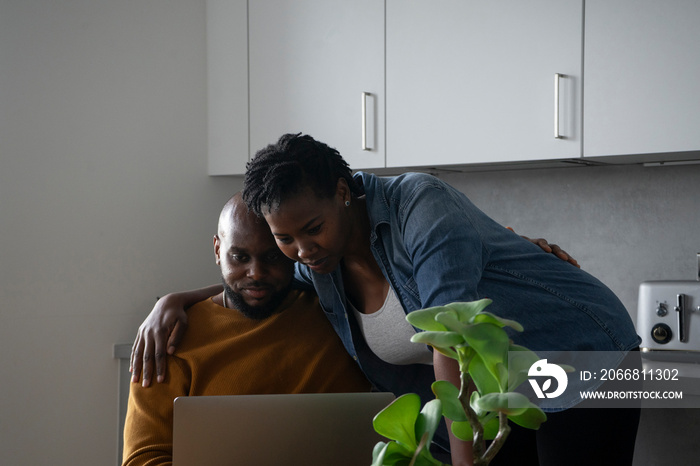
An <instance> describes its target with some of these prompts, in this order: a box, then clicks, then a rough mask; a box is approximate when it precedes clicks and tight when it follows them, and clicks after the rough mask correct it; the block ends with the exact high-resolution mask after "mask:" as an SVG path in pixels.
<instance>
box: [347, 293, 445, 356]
mask: <svg viewBox="0 0 700 466" xmlns="http://www.w3.org/2000/svg"><path fill="white" fill-rule="evenodd" d="M348 304H349V306H350V308H351V309H352V311H353V313H354V314H355V317H356V318H357V323H358V324H359V326H360V330H361V331H362V335H363V336H364V337H365V341H366V342H367V345H368V346H369V348H370V349H371V350H372V352H373V353H374V354H376V355H377V356H378V357H379V358H380V359H381V360H383V361H384V362H388V363H389V364H397V365H405V364H432V363H433V353H432V352H431V351H430V350H429V349H428V346H427V345H424V344H421V343H411V337H412V336H413V335H415V334H416V329H414V328H413V326H412V325H411V324H409V323H408V322H407V321H406V312H405V311H404V309H403V307H402V306H401V303H400V302H399V299H398V298H397V297H396V294H395V293H394V290H393V289H392V288H391V287H389V293H387V296H386V300H385V301H384V305H382V307H381V308H380V309H379V310H378V311H377V312H373V313H371V314H363V313H361V312H360V311H358V310H357V309H356V308H355V306H353V305H352V304H351V303H350V301H348Z"/></svg>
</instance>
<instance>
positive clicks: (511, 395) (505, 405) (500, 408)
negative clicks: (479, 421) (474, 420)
mask: <svg viewBox="0 0 700 466" xmlns="http://www.w3.org/2000/svg"><path fill="white" fill-rule="evenodd" d="M475 404H476V405H477V406H478V407H479V409H481V410H483V411H497V412H500V413H505V414H507V415H509V416H511V415H512V416H517V415H519V414H522V413H523V412H525V410H527V408H528V407H529V406H530V404H531V403H530V400H528V399H527V397H526V396H525V395H523V394H522V393H516V392H508V393H487V394H486V395H484V396H482V397H481V398H478V399H477V400H476V401H475Z"/></svg>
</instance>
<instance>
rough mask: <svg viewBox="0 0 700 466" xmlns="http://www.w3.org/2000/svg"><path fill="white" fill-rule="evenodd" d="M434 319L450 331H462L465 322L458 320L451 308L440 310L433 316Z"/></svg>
mask: <svg viewBox="0 0 700 466" xmlns="http://www.w3.org/2000/svg"><path fill="white" fill-rule="evenodd" d="M435 320H436V321H438V322H440V323H441V324H442V325H444V326H445V328H446V329H447V330H449V331H450V332H456V333H460V334H461V333H462V332H463V331H464V327H465V326H466V325H467V324H464V323H462V322H460V320H459V316H458V315H457V312H455V311H453V310H449V311H445V312H440V313H438V314H437V315H436V316H435Z"/></svg>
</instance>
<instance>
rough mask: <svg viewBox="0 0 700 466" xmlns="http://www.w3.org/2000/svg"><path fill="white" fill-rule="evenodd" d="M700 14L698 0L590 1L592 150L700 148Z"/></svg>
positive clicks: (586, 145) (588, 120) (587, 140)
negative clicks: (699, 25) (699, 83)
mask: <svg viewBox="0 0 700 466" xmlns="http://www.w3.org/2000/svg"><path fill="white" fill-rule="evenodd" d="M699 22H700V2H698V1H697V0H665V1H658V0H587V1H586V26H585V27H586V34H585V49H584V50H585V100H584V113H583V122H584V141H583V154H584V156H591V157H592V156H615V155H627V154H650V153H673V152H685V151H697V150H700V131H699V130H698V129H699V128H700V85H698V82H700V80H699V78H698V76H700V28H699V27H698V23H699ZM677 156H678V154H668V155H667V157H669V159H671V160H672V159H673V158H676V157H677ZM664 157H666V155H663V154H661V155H658V156H657V159H659V160H663V159H664Z"/></svg>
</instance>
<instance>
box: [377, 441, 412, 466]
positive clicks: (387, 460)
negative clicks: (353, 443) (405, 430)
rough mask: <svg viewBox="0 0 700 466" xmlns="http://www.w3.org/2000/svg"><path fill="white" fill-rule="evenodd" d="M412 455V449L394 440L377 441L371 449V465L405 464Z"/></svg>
mask: <svg viewBox="0 0 700 466" xmlns="http://www.w3.org/2000/svg"><path fill="white" fill-rule="evenodd" d="M412 457H413V451H412V450H409V449H408V448H406V446H404V445H402V444H399V443H396V442H388V443H384V442H379V443H377V444H376V445H375V446H374V450H373V451H372V466H400V465H406V464H408V463H409V462H410V460H411V458H412Z"/></svg>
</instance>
